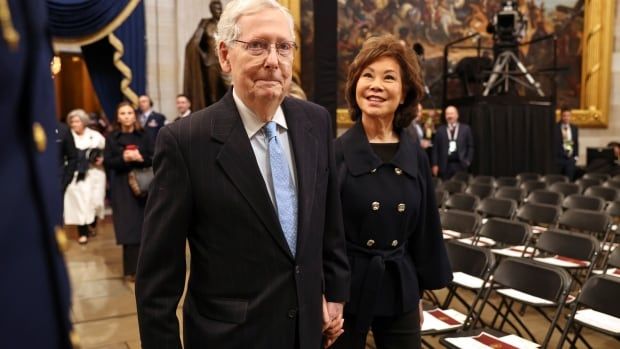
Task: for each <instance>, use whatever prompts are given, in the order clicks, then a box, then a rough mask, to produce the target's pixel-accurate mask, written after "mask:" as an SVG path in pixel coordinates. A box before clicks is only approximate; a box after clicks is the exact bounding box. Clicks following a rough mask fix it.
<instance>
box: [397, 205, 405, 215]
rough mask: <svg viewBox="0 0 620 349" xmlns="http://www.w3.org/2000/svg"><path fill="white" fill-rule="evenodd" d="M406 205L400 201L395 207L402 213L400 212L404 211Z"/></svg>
mask: <svg viewBox="0 0 620 349" xmlns="http://www.w3.org/2000/svg"><path fill="white" fill-rule="evenodd" d="M406 207H407V206H406V205H405V204H402V203H401V204H398V206H397V207H396V209H397V210H398V212H401V213H402V212H405V208H406Z"/></svg>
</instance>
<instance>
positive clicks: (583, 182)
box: [575, 178, 602, 193]
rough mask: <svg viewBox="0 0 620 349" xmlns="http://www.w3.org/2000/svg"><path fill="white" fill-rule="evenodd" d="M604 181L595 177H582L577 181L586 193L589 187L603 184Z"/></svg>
mask: <svg viewBox="0 0 620 349" xmlns="http://www.w3.org/2000/svg"><path fill="white" fill-rule="evenodd" d="M601 183H602V181H601V180H599V179H594V178H580V179H578V180H576V181H575V184H577V185H578V186H579V187H581V192H582V193H584V192H585V191H586V190H587V189H588V188H590V187H593V186H595V185H601Z"/></svg>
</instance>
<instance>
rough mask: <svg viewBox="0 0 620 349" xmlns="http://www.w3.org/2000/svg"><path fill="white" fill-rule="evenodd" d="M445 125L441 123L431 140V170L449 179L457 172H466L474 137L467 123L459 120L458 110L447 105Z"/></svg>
mask: <svg viewBox="0 0 620 349" xmlns="http://www.w3.org/2000/svg"><path fill="white" fill-rule="evenodd" d="M445 116H446V125H441V126H439V128H438V129H437V133H435V141H434V142H433V156H432V164H433V167H432V170H433V175H434V176H440V177H441V178H442V179H450V178H452V176H454V174H455V173H457V172H466V171H467V169H468V168H469V166H470V165H471V162H472V160H473V159H474V139H473V136H472V134H471V129H470V128H469V126H468V125H466V124H464V123H462V122H459V111H458V110H457V109H456V107H454V106H449V107H447V108H446V111H445Z"/></svg>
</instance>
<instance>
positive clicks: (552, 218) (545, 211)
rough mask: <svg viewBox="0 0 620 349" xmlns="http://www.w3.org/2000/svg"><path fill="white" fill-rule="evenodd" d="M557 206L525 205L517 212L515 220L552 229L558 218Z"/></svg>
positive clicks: (558, 209)
mask: <svg viewBox="0 0 620 349" xmlns="http://www.w3.org/2000/svg"><path fill="white" fill-rule="evenodd" d="M560 211H561V210H560V208H559V207H558V206H553V205H546V204H535V203H529V202H528V203H526V204H524V205H523V206H521V207H519V209H518V210H517V218H518V219H519V220H520V221H522V222H526V223H528V224H531V225H542V226H546V227H553V226H555V225H556V224H557V222H558V218H559V217H560Z"/></svg>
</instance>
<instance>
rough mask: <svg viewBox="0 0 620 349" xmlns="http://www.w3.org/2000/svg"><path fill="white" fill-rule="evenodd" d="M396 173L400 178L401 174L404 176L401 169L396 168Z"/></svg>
mask: <svg viewBox="0 0 620 349" xmlns="http://www.w3.org/2000/svg"><path fill="white" fill-rule="evenodd" d="M394 172H396V174H397V175H399V176H400V175H401V174H403V170H401V169H400V168H398V167H395V168H394Z"/></svg>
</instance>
